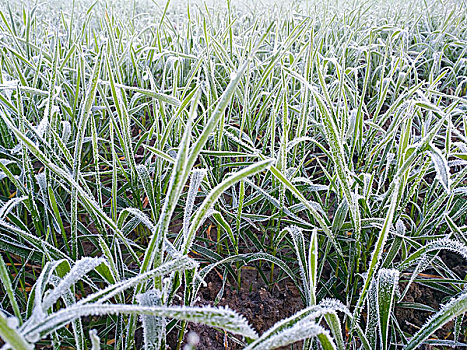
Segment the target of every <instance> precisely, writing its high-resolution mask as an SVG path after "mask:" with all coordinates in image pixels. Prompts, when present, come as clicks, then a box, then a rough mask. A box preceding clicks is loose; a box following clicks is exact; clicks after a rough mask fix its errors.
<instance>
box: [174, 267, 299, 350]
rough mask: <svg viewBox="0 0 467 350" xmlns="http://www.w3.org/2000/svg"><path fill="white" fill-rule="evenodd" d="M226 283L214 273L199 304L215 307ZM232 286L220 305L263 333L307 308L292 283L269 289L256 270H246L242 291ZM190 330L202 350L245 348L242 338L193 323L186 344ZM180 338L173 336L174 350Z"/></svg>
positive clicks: (203, 289) (225, 292) (243, 273)
mask: <svg viewBox="0 0 467 350" xmlns="http://www.w3.org/2000/svg"><path fill="white" fill-rule="evenodd" d="M222 284H223V283H222V280H221V278H220V277H219V276H218V275H216V274H214V273H211V274H210V275H209V277H208V278H207V287H205V288H201V290H200V293H199V294H198V297H199V298H198V301H197V302H196V305H198V306H203V305H214V301H215V300H216V298H217V296H218V293H219V291H220V290H221V289H222ZM232 285H233V284H231V283H229V282H226V285H225V288H224V293H223V296H222V297H221V298H220V299H219V302H218V304H217V305H218V306H228V307H230V308H231V309H233V310H235V311H237V312H239V313H240V314H242V315H243V316H245V318H246V319H247V320H248V321H249V323H250V324H251V325H252V326H253V328H254V329H256V330H257V332H258V333H259V334H262V333H264V332H265V331H266V330H268V329H269V328H270V327H272V326H273V325H274V324H275V323H276V322H278V321H280V320H282V319H284V318H287V317H290V316H292V315H293V314H295V313H296V312H297V311H299V310H301V309H303V307H304V305H303V301H302V298H301V297H300V293H299V291H298V290H297V288H296V287H295V286H294V285H293V283H292V282H290V281H286V280H284V281H283V282H282V283H280V284H279V285H274V286H273V288H271V289H269V290H268V289H267V287H266V285H265V284H264V282H263V280H262V279H261V277H260V276H259V274H258V273H257V272H256V271H255V270H249V269H244V270H242V286H241V288H240V289H239V290H238V289H237V288H236V287H233V286H232ZM190 331H191V332H195V333H196V334H198V336H199V338H200V343H199V345H198V348H199V349H213V350H217V349H222V350H224V349H230V350H234V349H242V348H243V347H242V345H241V340H240V337H234V336H232V335H230V334H227V333H224V332H222V331H218V330H216V329H214V328H212V327H207V326H204V325H198V324H193V323H190V324H188V327H187V332H186V334H185V339H184V343H183V344H186V342H187V335H188V333H189V332H190ZM172 333H176V332H172ZM176 336H177V335H176V334H169V337H168V338H169V341H168V343H169V345H170V348H171V349H175V346H174V344H175V343H176V339H175V338H176ZM295 348H296V349H299V348H300V347H299V345H297V346H296V347H294V349H295ZM288 349H290V347H288Z"/></svg>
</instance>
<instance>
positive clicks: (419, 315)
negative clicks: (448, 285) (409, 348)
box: [395, 251, 467, 350]
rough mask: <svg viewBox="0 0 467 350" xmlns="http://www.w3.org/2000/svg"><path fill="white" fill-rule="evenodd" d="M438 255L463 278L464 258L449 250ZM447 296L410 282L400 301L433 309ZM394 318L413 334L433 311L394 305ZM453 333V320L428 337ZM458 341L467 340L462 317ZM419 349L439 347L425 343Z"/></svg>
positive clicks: (447, 336) (466, 268)
mask: <svg viewBox="0 0 467 350" xmlns="http://www.w3.org/2000/svg"><path fill="white" fill-rule="evenodd" d="M440 257H441V259H442V260H443V262H444V263H445V264H446V265H447V266H448V267H449V268H450V269H451V270H452V271H454V272H455V273H456V274H457V275H458V276H459V277H460V278H462V279H464V280H465V277H466V275H467V264H466V262H465V260H464V259H463V258H462V257H460V256H459V255H457V254H453V253H451V252H445V251H443V252H441V253H440ZM406 285H407V284H406V283H401V284H400V290H401V291H402V290H404V288H405V287H406ZM447 297H448V296H447V295H446V294H445V293H443V292H441V291H438V290H436V289H433V288H430V287H429V286H426V285H424V284H422V283H416V282H414V283H412V284H411V286H410V288H409V290H408V292H407V294H406V295H405V297H404V299H403V300H402V302H409V303H419V304H424V305H427V306H429V307H431V308H433V309H434V310H439V309H440V307H441V305H442V304H443V303H446V302H447V299H448V298H447ZM395 312H396V318H397V320H398V321H399V325H400V327H401V329H402V330H403V331H404V332H406V333H408V334H410V335H413V334H415V333H416V332H417V331H418V330H419V329H420V328H421V327H422V326H423V325H424V324H425V322H426V321H427V319H428V318H429V317H430V316H431V315H433V312H429V311H421V310H416V309H410V308H404V307H396V310H395ZM453 333H454V321H450V322H448V323H447V324H445V325H444V326H443V327H441V328H440V329H439V330H438V331H436V332H435V334H433V336H431V337H430V338H432V339H441V340H453ZM458 341H460V342H463V343H466V342H467V319H466V318H465V317H464V321H463V324H462V326H461V332H460V336H459V339H458ZM421 349H426V350H433V349H440V347H433V346H429V345H425V346H424V347H423V348H421ZM444 349H452V348H451V347H444Z"/></svg>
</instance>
